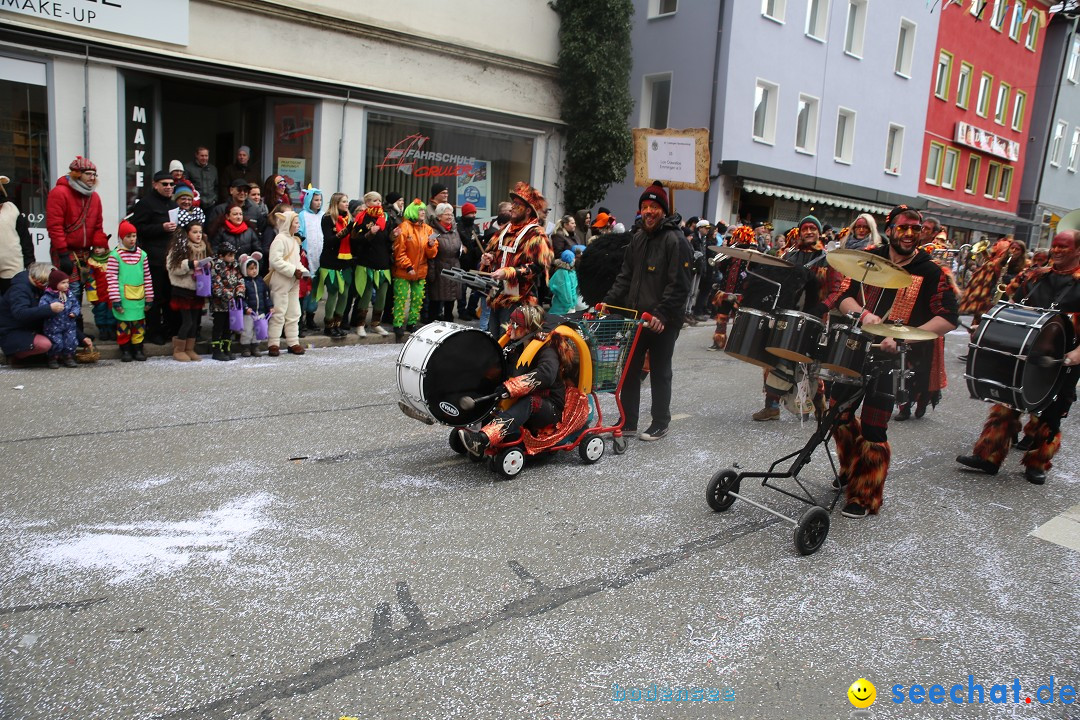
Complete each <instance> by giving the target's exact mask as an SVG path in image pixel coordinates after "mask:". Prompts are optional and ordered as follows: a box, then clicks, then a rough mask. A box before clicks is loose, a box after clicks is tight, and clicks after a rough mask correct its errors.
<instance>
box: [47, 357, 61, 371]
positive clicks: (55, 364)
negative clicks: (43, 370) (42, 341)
mask: <svg viewBox="0 0 1080 720" xmlns="http://www.w3.org/2000/svg"><path fill="white" fill-rule="evenodd" d="M45 366H46V367H47V368H49V369H50V370H59V369H60V356H59V355H50V356H49V359H48V360H46V361H45Z"/></svg>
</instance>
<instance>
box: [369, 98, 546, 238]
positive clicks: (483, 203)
mask: <svg viewBox="0 0 1080 720" xmlns="http://www.w3.org/2000/svg"><path fill="white" fill-rule="evenodd" d="M532 156H533V140H532V138H529V137H524V136H520V135H512V134H509V133H497V132H491V131H487V130H477V129H474V128H468V127H459V126H452V125H447V124H443V123H437V122H433V121H430V120H419V119H414V118H407V117H399V116H395V117H391V116H389V115H382V114H378V113H370V114H369V115H368V122H367V158H366V172H365V176H364V188H363V189H364V191H369V190H375V191H377V192H380V193H382V194H383V195H386V194H387V193H389V192H392V191H397V192H399V193H401V194H402V195H403V196H404V197H405V198H406V202H408V201H409V200H411V199H412V198H420V199H421V200H424V201H425V202H426V201H427V200H428V196H429V192H430V190H431V185H432V184H433V183H436V182H438V183H442V184H443V185H446V186H447V187H448V188H449V189H450V202H451V203H452V204H454V205H456V206H458V207H460V206H461V205H463V204H464V203H466V202H471V203H472V204H473V205H476V207H477V213H478V216H479V217H485V216H488V215H492V214H494V213H493V208H494V207H495V206H497V205H498V203H500V202H502V201H503V200H506V199H507V194H508V191H509V189H510V186H511V185H513V184H514V183H516V182H518V181H525V182H528V181H529V180H530V179H531V177H532Z"/></svg>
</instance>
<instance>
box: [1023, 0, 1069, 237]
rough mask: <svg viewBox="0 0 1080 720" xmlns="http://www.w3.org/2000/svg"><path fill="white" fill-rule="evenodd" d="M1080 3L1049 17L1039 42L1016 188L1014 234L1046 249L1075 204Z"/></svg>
mask: <svg viewBox="0 0 1080 720" xmlns="http://www.w3.org/2000/svg"><path fill="white" fill-rule="evenodd" d="M1078 23H1080V2H1075V0H1074V1H1073V2H1072V3H1071V6H1070V7H1069V8H1068V11H1067V12H1063V13H1057V14H1054V15H1052V16H1051V18H1050V24H1049V26H1048V27H1047V30H1046V38H1045V40H1044V42H1043V62H1042V66H1041V67H1040V68H1039V80H1038V86H1039V91H1038V92H1036V93H1035V102H1034V104H1033V106H1032V111H1031V126H1030V128H1029V135H1028V140H1029V148H1028V152H1029V161H1028V162H1027V163H1025V164H1024V174H1023V181H1022V183H1021V187H1020V207H1019V214H1020V217H1021V218H1023V219H1025V220H1028V221H1030V222H1031V224H1024V225H1021V226H1020V227H1019V228H1017V234H1016V237H1017V238H1018V239H1020V240H1023V241H1025V242H1026V243H1027V244H1028V246H1029V247H1031V248H1035V247H1048V246H1049V245H1050V241H1051V239H1052V237H1053V235H1054V232H1055V230H1056V229H1057V222H1058V220H1060V219H1061V218H1062V217H1063V216H1064V215H1066V214H1068V213H1069V212H1070V211H1072V210H1075V209H1077V208H1080V33H1078V27H1077V26H1078Z"/></svg>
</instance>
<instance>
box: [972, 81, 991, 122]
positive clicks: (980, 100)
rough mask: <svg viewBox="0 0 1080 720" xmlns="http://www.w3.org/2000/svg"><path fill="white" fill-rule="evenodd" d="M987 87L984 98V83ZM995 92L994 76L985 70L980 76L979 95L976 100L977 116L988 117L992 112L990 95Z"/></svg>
mask: <svg viewBox="0 0 1080 720" xmlns="http://www.w3.org/2000/svg"><path fill="white" fill-rule="evenodd" d="M984 81H985V83H986V85H985V87H986V97H983V87H984V85H983V82H984ZM993 90H994V76H993V75H991V74H990V73H988V72H986V71H985V70H984V71H983V72H982V74H981V75H980V76H979V95H978V97H977V98H976V99H975V114H976V115H978V116H979V117H981V118H985V117H988V113H989V112H990V95H991V93H992V92H993Z"/></svg>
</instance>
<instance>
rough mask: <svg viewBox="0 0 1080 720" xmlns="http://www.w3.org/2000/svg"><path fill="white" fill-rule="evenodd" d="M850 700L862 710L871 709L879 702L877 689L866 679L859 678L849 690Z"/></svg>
mask: <svg viewBox="0 0 1080 720" xmlns="http://www.w3.org/2000/svg"><path fill="white" fill-rule="evenodd" d="M847 697H848V700H850V701H851V704H852V705H854V706H855V707H857V708H859V709H860V710H862V709H865V708H868V707H870V706H871V705H873V704H874V701H875V700H877V688H875V687H874V685H873V683H871V682H870V681H869V680H867V679H866V678H859V679H858V680H856V681H855V682H853V683H851V687H849V688H848V689H847Z"/></svg>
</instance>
